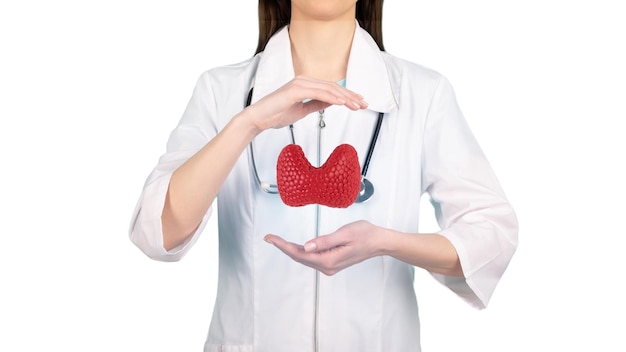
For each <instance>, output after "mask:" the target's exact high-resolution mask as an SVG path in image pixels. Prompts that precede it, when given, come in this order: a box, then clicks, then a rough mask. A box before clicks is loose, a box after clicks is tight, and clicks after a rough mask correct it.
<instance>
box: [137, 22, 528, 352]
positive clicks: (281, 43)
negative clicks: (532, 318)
mask: <svg viewBox="0 0 626 352" xmlns="http://www.w3.org/2000/svg"><path fill="white" fill-rule="evenodd" d="M293 76H294V73H293V68H292V61H291V52H290V43H289V36H288V31H287V28H284V29H282V30H281V31H279V32H278V33H277V34H275V35H274V36H273V37H272V39H271V40H270V42H269V43H268V44H267V47H266V49H265V51H264V52H263V53H261V54H259V55H256V56H255V57H254V58H252V59H250V60H248V61H246V62H243V63H240V64H237V65H232V66H226V67H219V68H216V69H212V70H210V71H208V72H205V73H204V74H203V75H202V76H201V77H200V78H199V80H198V82H197V86H196V88H195V90H194V93H193V96H192V97H191V101H190V102H189V105H188V106H187V109H186V110H185V112H184V115H183V117H182V119H181V120H180V123H179V125H178V126H177V127H176V129H175V130H174V131H173V132H172V134H171V136H170V139H169V141H168V143H167V152H166V153H165V154H164V155H163V156H162V157H161V158H160V160H159V163H158V165H157V166H156V167H155V169H154V170H153V172H152V173H151V174H150V176H149V177H148V179H147V181H146V183H145V187H144V190H143V193H142V195H141V197H140V199H139V202H138V204H137V208H136V210H135V213H134V216H133V219H132V222H131V229H130V237H131V239H132V241H133V242H134V243H135V244H136V245H137V246H138V247H139V248H141V250H143V251H144V252H145V253H146V254H147V255H148V256H150V257H151V258H153V259H156V260H163V261H176V260H179V259H180V258H182V257H183V255H184V254H185V253H186V252H187V251H188V250H189V249H190V248H191V246H192V245H193V244H194V242H195V241H196V239H197V238H198V236H199V235H200V233H201V232H202V230H203V228H204V226H205V224H206V222H207V219H208V218H209V216H210V214H211V211H210V210H209V212H207V214H206V216H205V217H204V219H203V221H202V224H201V225H200V227H199V228H198V230H197V231H196V232H195V234H194V235H193V236H192V237H191V238H190V239H189V240H188V241H187V242H186V243H184V244H182V245H180V246H179V247H178V248H175V249H173V250H170V251H169V252H168V251H165V250H164V249H163V241H162V232H161V222H160V216H161V211H162V209H163V204H164V199H165V193H166V190H167V187H168V183H169V179H170V176H171V174H172V172H173V171H174V170H175V169H176V168H177V167H178V166H179V165H181V164H182V163H183V162H184V161H185V160H186V159H188V158H189V157H191V156H192V155H193V154H194V153H195V152H196V151H197V150H198V149H200V148H202V147H203V146H204V145H205V144H206V143H207V142H208V141H209V140H210V139H211V138H213V137H214V136H215V135H216V134H217V133H218V132H219V131H220V130H221V129H222V128H224V126H225V125H226V124H227V123H228V121H229V119H230V118H231V117H232V116H234V115H236V114H237V113H239V112H240V111H241V110H242V109H243V107H244V102H245V98H246V96H247V95H248V92H249V90H250V88H251V87H253V86H254V94H253V98H252V103H253V104H254V102H256V101H258V100H259V99H260V98H262V97H263V96H265V95H267V94H268V93H270V92H273V91H274V90H276V89H277V88H279V87H280V86H282V85H283V84H285V83H286V82H288V81H289V80H291V79H292V78H293ZM346 84H347V88H348V89H351V90H353V91H355V92H357V93H359V94H361V95H363V96H364V97H365V99H366V101H367V102H368V103H369V108H368V109H367V110H362V111H358V112H353V111H350V110H348V109H346V108H345V107H339V106H332V107H330V108H328V109H326V113H325V121H326V127H325V128H324V129H323V130H322V143H321V144H322V145H321V151H322V155H321V160H322V162H323V161H324V160H326V158H327V157H328V156H329V155H330V153H331V152H332V150H333V149H334V148H335V147H336V146H338V145H339V144H342V143H349V144H351V145H353V146H354V147H355V148H356V150H357V151H358V153H359V158H360V160H361V163H362V162H363V159H364V158H365V155H366V151H367V147H368V145H369V142H370V137H371V135H372V131H373V126H374V124H375V122H376V119H377V117H378V112H384V113H385V115H384V120H383V124H382V128H381V130H380V136H379V140H378V143H377V145H376V149H375V151H374V153H373V157H372V160H371V164H370V168H369V171H368V174H367V177H368V179H369V180H371V181H372V183H373V184H374V187H375V193H374V195H373V197H372V198H371V199H370V200H369V201H367V202H365V203H361V204H358V203H357V204H353V205H352V206H350V207H348V208H346V209H335V208H328V207H324V206H322V207H321V209H320V212H321V216H320V224H319V226H320V233H321V234H327V233H330V232H333V231H335V230H337V229H338V228H339V227H341V226H342V225H345V224H347V223H350V222H353V221H356V220H361V219H365V220H368V221H370V222H371V223H373V224H376V225H379V226H383V227H386V228H391V229H394V230H398V231H403V232H408V233H417V232H418V229H419V227H418V225H419V224H418V221H419V215H418V214H419V212H420V196H421V195H422V194H423V193H424V192H428V193H429V194H430V196H431V198H432V200H433V203H434V204H435V209H436V214H437V217H438V221H439V224H440V226H441V231H440V232H439V233H440V234H441V235H443V236H445V237H447V238H448V239H449V240H450V241H451V243H452V244H453V245H454V247H455V248H456V250H457V252H458V255H459V258H460V262H461V265H462V267H463V272H464V273H465V278H454V277H446V276H443V275H434V277H435V278H436V279H437V280H439V281H440V282H441V283H443V284H444V285H447V286H448V287H449V288H450V289H452V290H453V291H454V292H456V293H457V294H458V295H459V296H461V297H462V298H463V299H465V300H466V301H467V302H469V303H470V304H472V305H474V306H476V307H479V308H482V307H485V306H486V304H487V302H488V301H489V298H490V296H491V295H492V292H493V291H494V288H495V286H496V284H497V282H498V281H499V279H500V277H501V275H502V273H503V272H504V270H505V268H506V267H507V264H508V263H509V260H510V259H511V256H512V255H513V253H514V251H515V248H516V245H517V221H516V217H515V214H514V212H513V209H512V208H511V206H510V205H509V203H508V202H507V200H506V198H505V196H504V194H503V192H502V190H501V188H500V186H499V184H498V181H497V179H496V177H495V176H494V174H493V172H492V170H491V168H490V166H489V164H488V162H487V160H486V159H485V157H484V155H483V153H482V151H481V149H480V148H479V146H478V144H477V143H476V141H475V139H474V137H473V136H472V133H471V132H470V129H469V128H468V126H467V124H466V122H465V120H464V118H463V116H462V114H461V112H460V111H459V109H458V107H457V104H456V101H455V97H454V93H453V90H452V88H451V86H450V84H449V83H448V81H447V80H446V79H445V78H443V77H442V76H441V75H440V74H438V73H436V72H434V71H431V70H429V69H426V68H424V67H421V66H418V65H416V64H413V63H410V62H407V61H404V60H401V59H398V58H396V57H393V56H391V55H389V54H387V53H385V52H381V51H379V49H378V47H377V46H376V44H375V42H374V41H373V39H372V38H371V37H370V36H369V34H367V32H366V31H365V30H363V29H361V28H360V27H358V26H357V29H356V32H355V35H354V39H353V43H352V49H351V53H350V58H349V63H348V71H347V77H346ZM317 129H318V115H317V114H311V115H309V116H307V117H305V118H304V119H302V120H301V121H299V122H297V123H296V124H295V126H294V133H295V138H296V143H297V144H299V145H301V146H302V147H303V150H304V152H305V154H306V155H307V156H308V158H309V160H312V161H314V160H316V159H317V156H316V154H317V133H318V130H317ZM288 143H290V134H289V131H288V129H287V128H283V129H279V130H269V131H265V132H263V133H262V134H260V135H259V136H258V137H257V138H256V139H255V141H254V145H255V157H256V165H257V168H258V173H259V176H260V179H261V180H263V181H267V182H270V183H275V179H276V178H275V175H276V170H275V167H276V159H277V156H278V154H279V152H280V150H281V149H282V148H283V147H284V146H285V145H287V144H288ZM217 207H218V209H219V211H218V223H219V253H220V256H219V282H218V292H217V300H216V304H215V308H214V313H213V319H212V322H211V326H210V330H209V334H208V337H207V340H206V344H205V348H204V351H206V352H209V351H211V352H217V351H237V352H244V351H245V352H249V351H255V352H266V351H267V352H269V351H271V352H293V351H315V350H316V349H317V351H322V352H328V351H342V352H348V351H355V352H356V351H359V352H364V351H378V352H383V351H384V352H407V351H419V350H420V325H419V318H418V308H417V304H416V299H415V293H414V288H413V272H414V267H413V266H411V265H408V264H406V263H404V262H402V261H399V260H396V259H394V258H392V257H387V256H380V257H375V258H371V259H369V260H366V261H364V262H362V263H359V264H356V265H354V266H352V267H350V268H347V269H345V270H343V271H341V272H339V273H338V274H336V275H334V276H330V277H329V276H325V275H323V274H322V275H320V274H319V273H317V272H316V271H314V270H313V269H311V268H308V267H306V266H303V265H301V264H299V263H296V262H294V261H293V260H291V259H290V258H289V257H287V256H286V255H284V254H283V253H281V252H280V251H279V250H278V249H277V248H276V247H274V246H272V245H270V244H268V243H266V242H264V241H263V237H264V236H265V235H266V234H268V233H272V234H277V235H280V236H283V237H285V238H286V239H287V240H288V241H291V242H296V243H304V242H305V241H307V240H309V239H311V238H313V237H314V236H315V228H316V226H315V223H316V217H315V213H316V211H315V207H316V206H315V205H308V206H304V207H297V208H293V207H288V206H286V205H284V204H283V203H282V202H281V199H280V197H279V196H277V195H271V194H267V193H264V192H262V191H261V190H260V189H259V187H258V184H257V182H256V179H255V178H254V176H253V171H252V168H251V160H250V155H249V153H243V154H242V155H241V156H240V157H239V159H238V160H237V162H236V164H235V166H234V168H233V170H232V172H231V173H230V175H229V176H228V178H227V180H226V182H225V183H224V185H223V186H222V188H221V189H220V192H219V194H218V198H217Z"/></svg>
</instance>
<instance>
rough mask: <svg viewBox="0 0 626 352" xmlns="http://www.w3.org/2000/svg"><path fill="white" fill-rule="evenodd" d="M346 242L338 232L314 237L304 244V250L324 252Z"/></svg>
mask: <svg viewBox="0 0 626 352" xmlns="http://www.w3.org/2000/svg"><path fill="white" fill-rule="evenodd" d="M345 244H346V241H345V239H344V238H343V236H341V235H340V233H339V232H335V233H332V234H330V235H324V236H320V237H317V238H314V239H312V240H310V241H308V242H307V243H305V244H304V251H305V252H324V251H327V250H329V249H332V248H335V247H339V246H343V245H345Z"/></svg>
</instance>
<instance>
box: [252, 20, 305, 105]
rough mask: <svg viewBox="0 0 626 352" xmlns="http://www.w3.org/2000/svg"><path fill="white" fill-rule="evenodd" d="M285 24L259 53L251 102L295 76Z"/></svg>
mask: <svg viewBox="0 0 626 352" xmlns="http://www.w3.org/2000/svg"><path fill="white" fill-rule="evenodd" d="M287 28H288V27H287V26H285V27H283V28H282V29H280V30H279V31H278V32H276V33H275V34H274V35H273V36H272V38H270V40H269V41H268V42H267V45H266V46H265V50H264V51H263V53H262V54H261V59H260V61H259V66H258V67H257V71H256V78H255V80H254V83H253V84H254V92H253V93H252V104H254V103H256V102H257V101H259V100H261V99H262V98H263V97H265V96H266V95H268V94H270V93H272V92H273V91H275V90H277V89H278V88H280V87H282V86H283V85H285V84H286V83H287V82H289V81H290V80H292V79H293V78H294V76H295V74H294V71H293V61H292V59H291V42H290V40H289V32H288V30H287Z"/></svg>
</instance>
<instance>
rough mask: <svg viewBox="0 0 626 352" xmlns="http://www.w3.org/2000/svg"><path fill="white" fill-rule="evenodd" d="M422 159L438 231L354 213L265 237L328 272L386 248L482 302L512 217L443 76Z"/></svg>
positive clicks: (508, 247) (507, 249) (503, 256)
mask: <svg viewBox="0 0 626 352" xmlns="http://www.w3.org/2000/svg"><path fill="white" fill-rule="evenodd" d="M421 163H422V167H421V169H422V191H423V192H427V193H429V194H430V196H431V198H432V202H433V204H434V205H435V213H436V216H437V220H438V222H439V225H440V228H441V230H440V231H438V233H437V234H408V233H401V232H398V231H394V230H393V229H384V228H380V227H376V226H374V225H372V224H369V223H368V222H365V221H359V222H356V223H352V224H348V225H346V226H344V227H342V228H340V229H339V230H338V231H336V232H334V233H332V234H329V235H326V236H321V237H319V238H317V239H314V240H311V241H309V242H307V243H306V244H305V245H304V246H300V245H297V244H294V243H289V242H286V241H284V240H283V239H282V238H280V237H278V236H275V235H268V236H267V237H266V240H267V241H268V242H270V243H272V244H274V245H275V246H277V247H278V248H279V249H281V250H282V251H283V252H285V253H286V254H287V255H289V256H290V257H291V258H293V259H294V260H296V261H298V262H300V263H302V264H305V265H308V266H311V267H313V268H316V269H318V270H320V271H322V272H324V273H326V274H329V275H331V274H334V273H336V272H338V271H339V270H342V269H344V268H346V267H348V266H350V265H353V264H356V263H359V262H361V261H363V260H366V259H368V258H370V257H373V256H379V255H390V256H393V257H395V258H396V259H399V260H402V261H404V262H406V263H409V264H412V265H417V266H419V267H422V268H424V269H426V270H428V271H430V272H431V273H433V276H434V277H435V278H436V279H437V280H439V281H440V282H441V283H443V284H444V285H446V286H448V287H449V288H450V289H451V290H453V291H454V292H455V293H457V294H458V295H459V296H461V297H463V298H464V299H466V300H467V301H468V302H469V303H470V304H472V305H474V306H476V307H478V308H484V307H485V306H486V305H487V303H488V301H489V299H490V297H491V295H492V293H493V291H494V290H495V287H496V284H497V283H498V281H499V279H500V277H501V276H502V274H503V273H504V271H505V269H506V267H507V265H508V263H509V261H510V259H511V257H512V256H513V253H514V252H515V249H516V247H517V219H516V216H515V213H514V211H513V209H512V207H511V205H510V204H509V202H508V201H507V199H506V197H505V196H504V193H503V191H502V189H501V187H500V185H499V183H498V181H497V179H496V177H495V175H494V173H493V171H492V169H491V167H490V165H489V163H488V162H487V159H486V158H485V156H484V155H483V153H482V151H481V149H480V147H479V146H478V144H477V142H476V141H475V139H474V137H473V135H472V133H471V132H470V130H469V127H468V126H467V124H466V122H465V120H464V118H463V116H462V114H461V112H460V110H459V109H458V106H457V104H456V100H455V97H454V93H453V91H452V87H451V86H450V85H449V83H448V82H447V81H446V80H445V79H443V78H442V79H441V80H440V81H439V83H438V85H437V89H435V92H434V95H433V97H432V103H431V106H430V109H429V114H428V118H427V120H426V121H425V127H424V135H423V151H422V160H421Z"/></svg>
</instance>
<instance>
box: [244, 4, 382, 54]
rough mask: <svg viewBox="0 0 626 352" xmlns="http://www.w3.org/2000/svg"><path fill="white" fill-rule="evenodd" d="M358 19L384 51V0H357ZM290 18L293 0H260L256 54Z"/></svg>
mask: <svg viewBox="0 0 626 352" xmlns="http://www.w3.org/2000/svg"><path fill="white" fill-rule="evenodd" d="M356 19H357V21H359V25H360V26H361V27H363V29H365V30H366V31H367V32H368V33H369V34H370V35H371V36H372V38H374V41H375V42H376V44H378V48H380V50H383V51H384V50H385V47H384V46H383V25H382V22H383V0H359V1H357V3H356ZM290 20H291V0H259V43H258V44H257V47H256V53H255V54H258V53H260V52H261V51H263V50H264V49H265V45H267V42H268V41H269V40H270V38H271V37H272V35H274V33H276V32H277V31H278V30H279V29H281V28H283V27H284V26H286V25H288V24H289V21H290Z"/></svg>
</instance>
